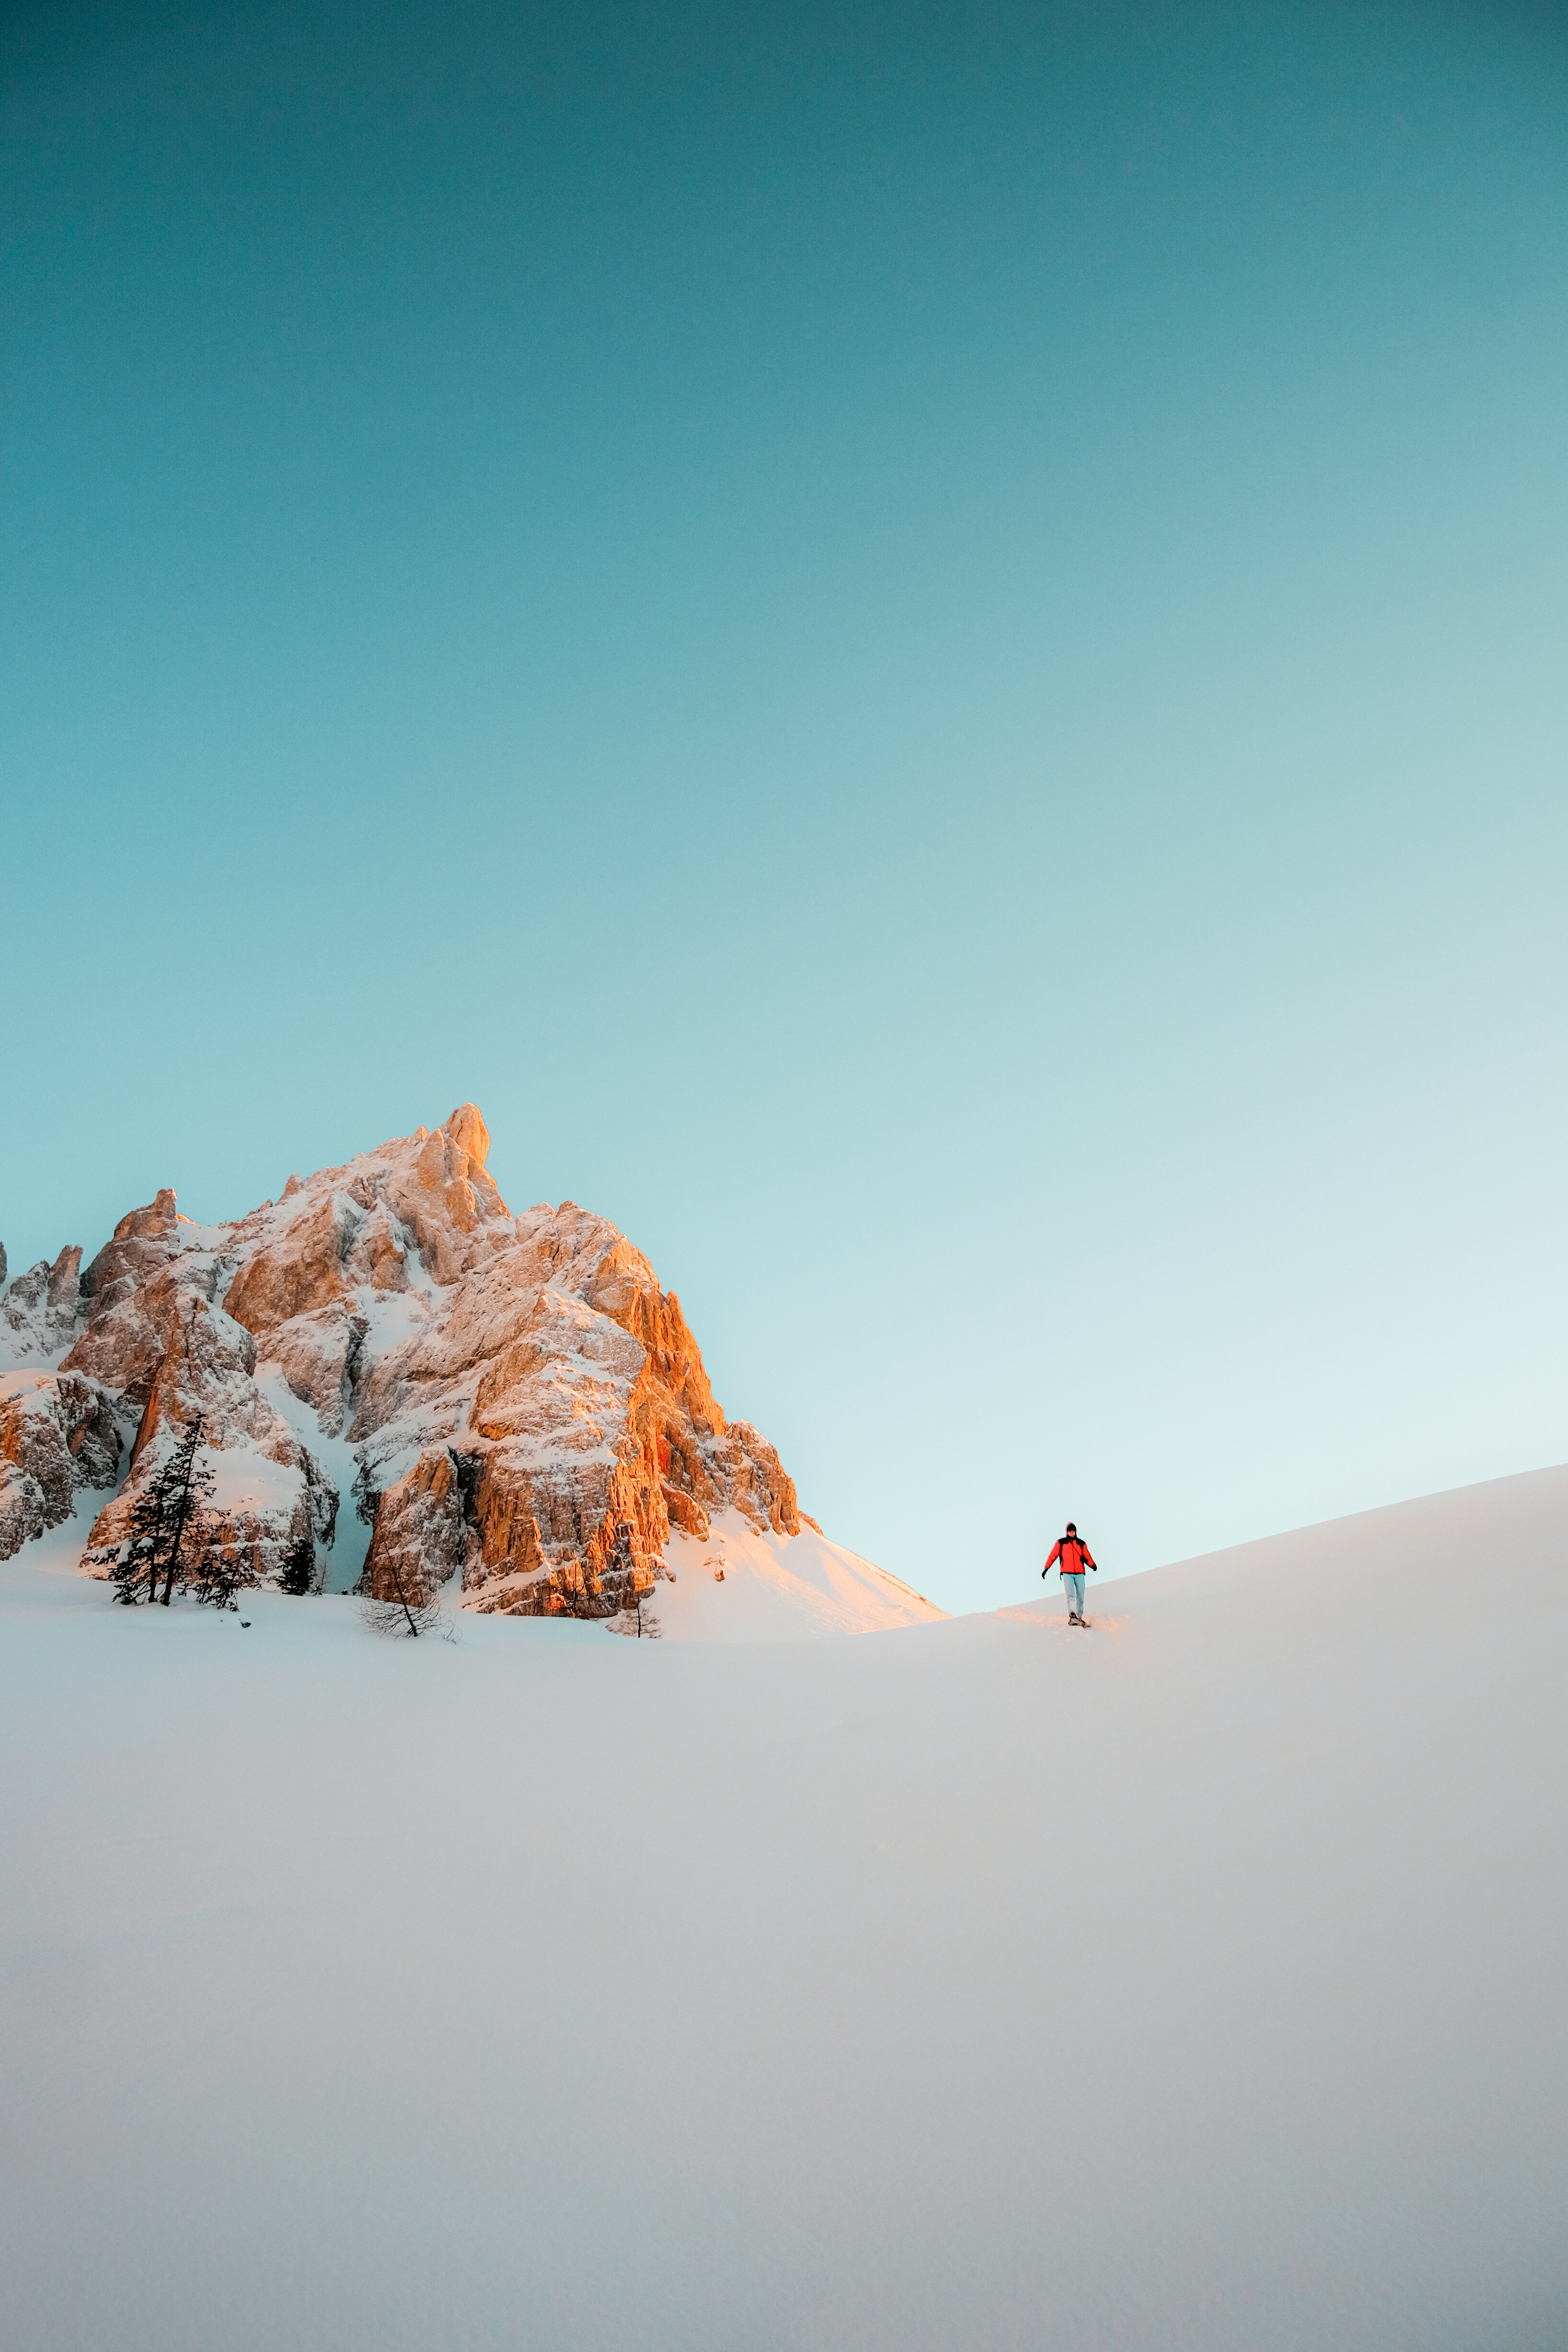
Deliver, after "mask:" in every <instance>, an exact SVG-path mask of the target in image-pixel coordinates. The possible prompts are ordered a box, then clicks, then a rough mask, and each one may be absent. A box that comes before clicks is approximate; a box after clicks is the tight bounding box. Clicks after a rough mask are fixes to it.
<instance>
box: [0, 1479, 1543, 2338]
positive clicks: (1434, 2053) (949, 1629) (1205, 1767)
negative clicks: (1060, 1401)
mask: <svg viewBox="0 0 1568 2352" xmlns="http://www.w3.org/2000/svg"><path fill="white" fill-rule="evenodd" d="M84 1507H88V1506H86V1505H84ZM1565 1552H1568V1471H1562V1470H1555V1471H1547V1472H1542V1473H1540V1474H1538V1475H1534V1476H1531V1477H1528V1478H1521V1479H1514V1480H1510V1481H1506V1482H1503V1483H1501V1484H1499V1485H1496V1486H1490V1487H1485V1488H1479V1489H1475V1490H1471V1491H1469V1492H1466V1493H1461V1494H1458V1495H1450V1496H1439V1497H1436V1498H1435V1499H1433V1500H1431V1501H1428V1502H1425V1503H1419V1504H1413V1505H1410V1506H1408V1507H1402V1508H1400V1509H1397V1510H1393V1511H1387V1512H1381V1513H1373V1514H1371V1515H1369V1516H1367V1517H1363V1518H1360V1519H1356V1520H1351V1521H1346V1522H1344V1523H1342V1524H1341V1525H1338V1526H1333V1527H1329V1528H1317V1529H1311V1530H1307V1531H1305V1532H1303V1533H1300V1534H1297V1535H1293V1536H1289V1537H1285V1538H1280V1539H1279V1540H1278V1541H1277V1542H1274V1543H1268V1544H1260V1545H1255V1546H1251V1547H1248V1548H1247V1549H1246V1550H1244V1551H1240V1552H1233V1553H1230V1554H1226V1555H1224V1556H1222V1557H1219V1558H1216V1559H1208V1560H1199V1561H1193V1562H1188V1563H1186V1564H1184V1566H1182V1567H1179V1568H1172V1569H1165V1570H1159V1571H1157V1572H1155V1573H1154V1574H1152V1575H1149V1576H1143V1577H1133V1578H1128V1579H1125V1580H1121V1581H1119V1582H1117V1583H1116V1584H1115V1585H1113V1586H1112V1587H1111V1588H1110V1590H1109V1591H1105V1590H1103V1589H1102V1590H1100V1591H1097V1592H1096V1595H1095V1598H1096V1601H1098V1602H1100V1604H1102V1605H1103V1607H1104V1609H1105V1612H1106V1613H1105V1616H1104V1619H1103V1620H1102V1622H1101V1623H1100V1625H1098V1626H1097V1627H1096V1630H1095V1631H1093V1632H1092V1633H1088V1634H1080V1633H1076V1632H1069V1631H1068V1629H1067V1628H1066V1626H1065V1624H1063V1623H1062V1622H1059V1620H1060V1603H1059V1600H1058V1596H1057V1593H1056V1591H1055V1590H1054V1589H1053V1591H1051V1593H1050V1595H1049V1597H1048V1599H1047V1600H1046V1601H1044V1602H1043V1603H1040V1602H1038V1601H1035V1600H1032V1599H1029V1598H1027V1597H1026V1606H1025V1607H1024V1608H1023V1609H1022V1610H1021V1611H1020V1612H1017V1613H1013V1614H1006V1615H1001V1616H994V1617H976V1618H964V1619H960V1620H955V1621H950V1622H942V1623H935V1624H928V1625H919V1626H914V1627H911V1628H910V1629H908V1630H906V1631H904V1632H900V1633H893V1634H889V1635H886V1636H883V1637H881V1638H876V1639H868V1640H864V1641H854V1642H830V1641H816V1642H772V1643H754V1644H753V1643H731V1644H728V1645H723V1646H720V1645H717V1644H715V1643H710V1642H703V1641H689V1642H663V1643H646V1642H644V1643H636V1642H628V1641H617V1640H616V1639H614V1638H612V1637H611V1636H610V1635H609V1634H608V1633H606V1632H605V1630H604V1628H603V1627H602V1626H597V1625H592V1624H584V1623H575V1622H563V1621H560V1620H547V1619H528V1618H509V1617H500V1616H474V1615H472V1614H465V1615H464V1616H462V1617H461V1618H460V1619H458V1621H457V1626H458V1640H457V1642H456V1643H455V1644H452V1645H448V1644H447V1643H444V1642H441V1641H420V1642H416V1643H401V1644H397V1643H378V1642H377V1641H376V1640H375V1639H374V1637H373V1636H371V1635H370V1634H369V1633H366V1631H365V1629H364V1628H363V1625H362V1623H361V1622H360V1618H359V1615H358V1612H357V1610H356V1608H355V1606H354V1604H353V1603H352V1602H351V1601H346V1600H338V1599H333V1598H331V1597H330V1596H329V1597H326V1598H322V1599H302V1600H298V1601H289V1600H287V1599H284V1598H283V1597H281V1596H279V1595H275V1594H272V1593H262V1594H258V1596H257V1597H256V1599H255V1601H254V1602H253V1603H252V1604H251V1611H252V1622H251V1624H250V1627H249V1629H248V1630H246V1629H244V1628H243V1627H242V1625H241V1623H240V1621H239V1620H238V1619H237V1618H235V1617H221V1616H219V1615H217V1614H216V1612H208V1611H199V1610H195V1609H187V1610H184V1611H181V1610H180V1609H177V1608H176V1609H174V1610H173V1611H171V1612H167V1613H165V1612H163V1610H161V1609H141V1610H135V1611H122V1612H116V1611H115V1610H113V1609H112V1608H111V1607H110V1605H109V1603H108V1600H107V1596H106V1595H105V1593H104V1591H103V1590H102V1588H101V1587H99V1586H96V1585H93V1584H91V1583H88V1582H85V1581H83V1580H79V1579H78V1578H76V1577H75V1576H74V1575H71V1574H69V1573H58V1574H50V1573H48V1572H47V1566H48V1562H49V1560H50V1559H51V1558H53V1559H57V1560H58V1562H59V1563H60V1565H61V1567H62V1568H68V1565H69V1560H70V1531H69V1530H68V1529H62V1530H59V1531H58V1532H57V1533H55V1534H53V1535H46V1536H45V1537H44V1538H41V1540H39V1541H38V1542H36V1543H28V1544H27V1545H26V1547H25V1548H24V1549H23V1550H22V1551H21V1552H20V1553H19V1554H18V1555H17V1557H16V1559H13V1560H12V1561H10V1562H9V1563H7V1564H6V1565H5V1567H4V1568H3V1569H0V1774H3V1776H4V1778H3V1782H0V1785H3V1786H4V1787H5V1791H6V1803H5V1810H4V1812H3V1813H0V1872H3V1876H0V1885H4V1888H5V1903H4V1906H0V2065H3V2074H0V2102H3V2108H4V2113H5V2122H6V2128H5V2133H4V2134H3V2135H0V2278H3V2279H4V2282H5V2293H4V2305H5V2344H6V2347H7V2352H88V2347H92V2352H99V2347H104V2352H109V2347H127V2352H143V2347H147V2352H151V2347H156V2352H214V2347H221V2352H276V2347H279V2346H283V2345H287V2346H288V2347H290V2352H373V2347H374V2352H430V2347H435V2346H446V2345H450V2346H454V2347H463V2352H492V2347H493V2352H502V2347H505V2352H514V2347H518V2346H521V2345H526V2346H527V2347H529V2352H589V2347H593V2352H599V2347H616V2352H803V2347H810V2352H961V2348H962V2347H972V2346H973V2347H984V2352H1327V2347H1333V2348H1334V2352H1340V2348H1341V2347H1343V2352H1548V2347H1552V2352H1557V2347H1562V2346H1563V2344H1564V2343H1568V2231H1564V2229H1563V2212H1564V2210H1568V2003H1565V2001H1564V1997H1563V1984H1564V1970H1565V1964H1568V1891H1565V1890H1568V1874H1565V1871H1564V1856H1565V1852H1568V1707H1565V1705H1564V1692H1565V1690H1568V1574H1565V1568H1568V1561H1565ZM699 1590H700V1592H701V1601H702V1605H703V1606H704V1607H705V1608H706V1607H708V1606H710V1605H712V1606H718V1605H721V1604H722V1603H723V1601H725V1600H726V1598H728V1597H731V1596H730V1595H729V1585H728V1578H727V1579H726V1583H725V1585H724V1586H723V1587H714V1588H712V1590H711V1591H708V1590H704V1589H701V1588H699ZM1034 1590H1035V1595H1038V1594H1039V1593H1040V1592H1041V1591H1042V1590H1043V1588H1041V1587H1040V1586H1039V1585H1038V1583H1036V1585H1035V1588H1034ZM686 1592H687V1582H686V1579H685V1575H684V1572H681V1573H680V1575H679V1581H678V1583H677V1585H676V1587H675V1590H674V1593H673V1594H672V1595H670V1596H669V1598H670V1599H673V1600H674V1601H677V1602H679V1601H681V1599H682V1596H684V1595H685V1594H686ZM657 1603H658V1605H659V1606H661V1607H662V1606H665V1605H667V1599H666V1588H665V1586H664V1585H662V1584H661V1585H659V1586H658V1589H657Z"/></svg>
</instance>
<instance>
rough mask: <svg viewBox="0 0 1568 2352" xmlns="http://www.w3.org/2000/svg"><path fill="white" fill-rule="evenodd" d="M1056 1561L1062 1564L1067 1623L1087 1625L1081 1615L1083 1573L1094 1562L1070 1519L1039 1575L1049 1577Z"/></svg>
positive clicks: (1083, 1616) (1086, 1621) (1082, 1614)
mask: <svg viewBox="0 0 1568 2352" xmlns="http://www.w3.org/2000/svg"><path fill="white" fill-rule="evenodd" d="M1058 1559H1059V1560H1060V1562H1061V1564H1062V1591H1064V1592H1065V1593H1066V1594H1067V1597H1068V1624H1069V1625H1087V1624H1088V1623H1089V1619H1088V1618H1087V1617H1086V1616H1085V1615H1084V1613H1083V1571H1084V1570H1085V1569H1086V1568H1093V1566H1094V1561H1093V1559H1091V1558H1090V1556H1089V1546H1088V1545H1087V1544H1086V1543H1085V1541H1084V1539H1083V1538H1082V1537H1081V1536H1080V1535H1079V1531H1078V1528H1077V1525H1076V1523H1075V1522H1074V1521H1073V1520H1071V1519H1069V1520H1068V1531H1067V1533H1066V1535H1065V1536H1062V1537H1061V1538H1058V1541H1057V1543H1056V1544H1055V1545H1054V1546H1053V1547H1052V1549H1051V1556H1050V1558H1049V1559H1047V1562H1046V1564H1045V1566H1044V1568H1042V1569H1041V1570H1040V1574H1041V1575H1042V1576H1049V1574H1050V1572H1051V1570H1052V1569H1053V1568H1054V1567H1055V1566H1056V1564H1057V1562H1058Z"/></svg>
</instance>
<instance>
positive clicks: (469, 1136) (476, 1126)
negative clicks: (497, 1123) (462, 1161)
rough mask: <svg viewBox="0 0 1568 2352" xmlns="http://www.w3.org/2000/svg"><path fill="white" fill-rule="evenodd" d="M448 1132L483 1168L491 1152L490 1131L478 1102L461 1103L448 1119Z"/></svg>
mask: <svg viewBox="0 0 1568 2352" xmlns="http://www.w3.org/2000/svg"><path fill="white" fill-rule="evenodd" d="M447 1134H448V1135H449V1136H450V1137H451V1139H452V1141H453V1142H454V1143H455V1144H457V1145H458V1148H459V1150H463V1151H466V1152H467V1153H468V1158H469V1159H470V1160H478V1161H479V1166H480V1167H481V1168H482V1167H483V1166H484V1164H485V1160H486V1159H487V1157H488V1156H489V1148H490V1131H489V1128H488V1127H487V1126H486V1125H485V1123H484V1120H483V1118H481V1117H480V1115H479V1105H478V1103H461V1104H459V1105H458V1108H457V1109H456V1110H455V1111H454V1112H453V1113H452V1115H451V1117H450V1118H448V1119H447Z"/></svg>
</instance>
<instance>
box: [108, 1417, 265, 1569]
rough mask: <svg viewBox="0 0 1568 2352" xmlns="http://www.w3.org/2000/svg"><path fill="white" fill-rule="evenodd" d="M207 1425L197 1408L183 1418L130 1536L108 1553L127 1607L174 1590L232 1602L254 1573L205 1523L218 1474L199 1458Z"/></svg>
mask: <svg viewBox="0 0 1568 2352" xmlns="http://www.w3.org/2000/svg"><path fill="white" fill-rule="evenodd" d="M205 1428H206V1423H205V1418H204V1416H203V1415H202V1414H201V1413H199V1412H198V1413H197V1414H196V1416H195V1419H194V1420H193V1421H189V1422H187V1423H186V1424H185V1426H184V1430H183V1431H182V1432H181V1433H180V1437H179V1441H178V1443H177V1444H176V1445H175V1446H174V1452H173V1453H172V1454H169V1456H168V1457H167V1459H166V1460H165V1461H163V1463H161V1464H160V1465H159V1467H158V1468H157V1470H156V1471H154V1473H153V1476H152V1477H151V1478H150V1479H149V1480H148V1482H147V1486H146V1488H145V1490H144V1492H143V1493H142V1496H140V1498H139V1500H138V1501H137V1503H136V1505H135V1507H134V1508H133V1509H132V1514H131V1530H130V1533H129V1535H128V1536H127V1538H126V1539H125V1541H124V1542H123V1543H122V1544H121V1545H120V1546H119V1547H118V1548H117V1549H116V1551H115V1552H114V1553H112V1554H111V1555H110V1559H109V1573H110V1580H111V1581H112V1582H113V1584H114V1587H115V1596H114V1597H115V1599H116V1600H117V1601H123V1602H124V1603H125V1604H126V1606H127V1607H128V1608H129V1607H132V1606H134V1604H135V1603H136V1602H137V1601H149V1602H152V1601H159V1602H162V1604H163V1607H164V1608H165V1609H166V1608H167V1607H168V1606H169V1603H170V1602H171V1601H173V1599H174V1594H175V1591H181V1592H184V1591H195V1595H196V1598H197V1600H198V1601H219V1600H220V1599H221V1601H228V1600H229V1599H230V1598H231V1597H232V1596H233V1594H234V1592H235V1591H237V1589H238V1587H239V1586H240V1585H241V1584H254V1583H255V1582H256V1576H255V1572H254V1570H251V1569H250V1568H249V1567H248V1564H247V1563H244V1562H240V1561H237V1560H235V1561H225V1560H224V1559H223V1557H222V1549H223V1548H222V1547H221V1546H220V1545H218V1544H217V1543H216V1541H215V1540H214V1538H213V1536H212V1534H211V1531H210V1530H209V1528H207V1525H206V1512H207V1506H208V1504H209V1503H210V1501H211V1499H212V1491H213V1484H214V1480H213V1474H212V1471H211V1470H210V1469H209V1467H208V1466H207V1465H206V1464H205V1462H201V1461H199V1460H198V1459H197V1456H198V1454H200V1452H201V1444H202V1438H203V1435H204V1433H205Z"/></svg>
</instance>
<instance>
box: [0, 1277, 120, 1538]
mask: <svg viewBox="0 0 1568 2352" xmlns="http://www.w3.org/2000/svg"><path fill="white" fill-rule="evenodd" d="M77 1255H80V1253H79V1252H78V1253H77ZM119 1475H120V1432H119V1429H118V1428H117V1426H116V1424H115V1419H114V1409H113V1406H112V1405H111V1404H110V1400H109V1398H108V1397H107V1396H106V1395H105V1394H104V1392H103V1391H102V1390H101V1389H100V1387H99V1385H98V1383H97V1381H89V1380H88V1379H87V1378H86V1377H85V1376H84V1375H83V1374H82V1373H80V1372H50V1371H43V1370H18V1371H11V1372H3V1373H0V1559H10V1557H11V1555H12V1553H13V1552H16V1551H19V1550H20V1549H21V1548H22V1546H23V1545H24V1544H25V1543H26V1542H28V1541H29V1540H30V1539H31V1538H33V1537H34V1536H40V1535H42V1534H43V1532H44V1530H45V1528H58V1526H59V1525H60V1524H61V1522H62V1521H63V1520H66V1519H68V1518H69V1517H70V1515H71V1511H72V1509H73V1507H74V1505H75V1501H76V1496H77V1493H78V1490H79V1488H81V1487H86V1486H113V1484H114V1482H115V1480H116V1478H117V1477H118V1476H119Z"/></svg>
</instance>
